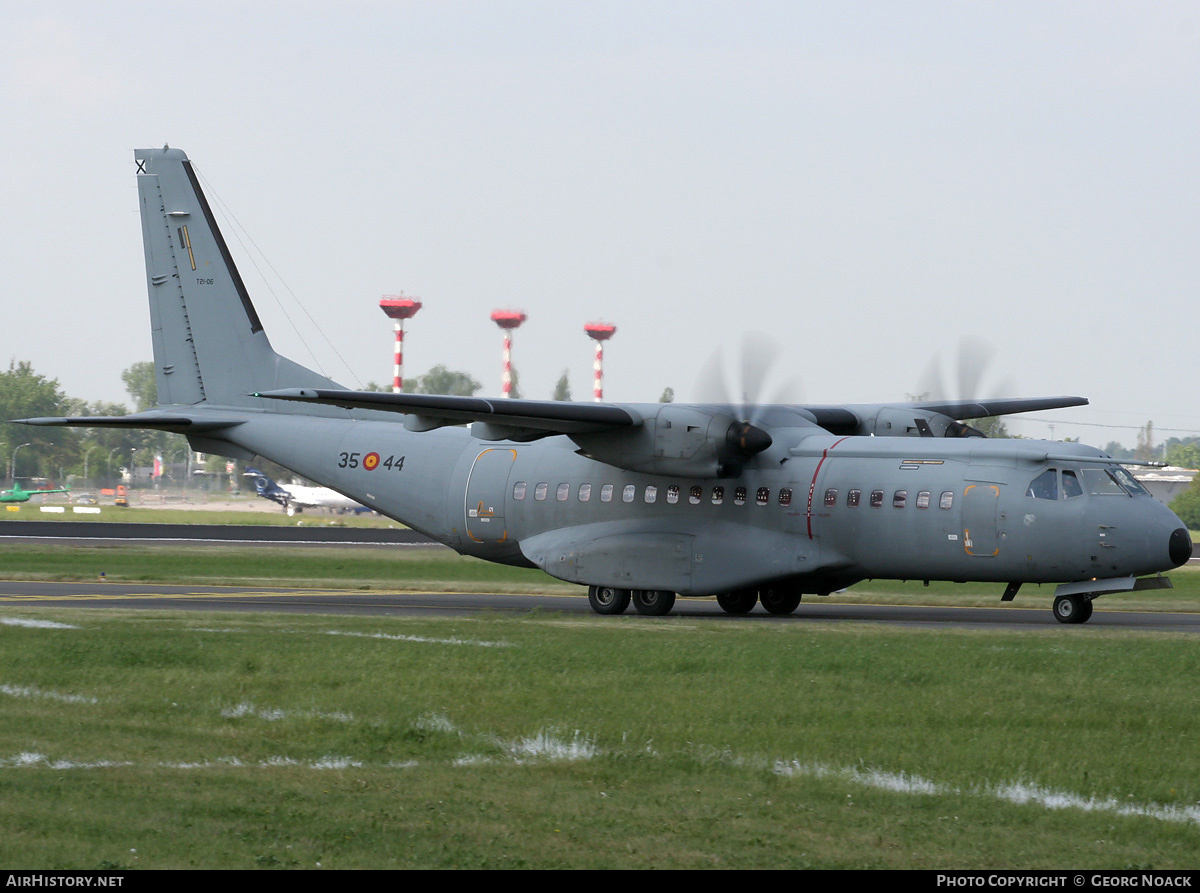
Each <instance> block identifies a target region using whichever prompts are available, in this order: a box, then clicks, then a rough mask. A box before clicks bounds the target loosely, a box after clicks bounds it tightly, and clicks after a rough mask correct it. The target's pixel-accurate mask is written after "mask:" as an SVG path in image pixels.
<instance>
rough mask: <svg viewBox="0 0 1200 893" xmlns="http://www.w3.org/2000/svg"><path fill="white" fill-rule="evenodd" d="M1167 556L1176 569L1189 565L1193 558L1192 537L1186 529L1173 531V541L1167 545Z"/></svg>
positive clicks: (1179, 528)
mask: <svg viewBox="0 0 1200 893" xmlns="http://www.w3.org/2000/svg"><path fill="white" fill-rule="evenodd" d="M1167 554H1168V555H1169V556H1170V557H1171V562H1172V563H1173V564H1174V565H1175V567H1179V566H1180V565H1181V564H1187V562H1188V560H1189V559H1190V558H1191V557H1192V535H1191V534H1190V533H1188V530H1187V528H1186V527H1177V528H1176V529H1175V530H1172V531H1171V540H1170V543H1169V544H1168V545H1167Z"/></svg>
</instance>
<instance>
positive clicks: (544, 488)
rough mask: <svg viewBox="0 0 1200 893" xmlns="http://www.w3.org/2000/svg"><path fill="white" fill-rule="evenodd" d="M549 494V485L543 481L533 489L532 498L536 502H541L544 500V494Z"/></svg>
mask: <svg viewBox="0 0 1200 893" xmlns="http://www.w3.org/2000/svg"><path fill="white" fill-rule="evenodd" d="M549 492H550V485H549V484H547V483H546V482H545V481H542V482H541V483H539V484H538V485H537V486H536V487H534V488H533V498H534V499H536V500H537V501H538V502H541V501H542V500H543V499H545V498H546V494H547V493H549Z"/></svg>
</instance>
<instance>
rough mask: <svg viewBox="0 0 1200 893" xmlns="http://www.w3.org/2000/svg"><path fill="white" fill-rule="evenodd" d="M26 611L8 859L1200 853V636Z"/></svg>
mask: <svg viewBox="0 0 1200 893" xmlns="http://www.w3.org/2000/svg"><path fill="white" fill-rule="evenodd" d="M0 621H2V623H0V643H2V646H3V647H0V704H3V710H4V717H5V720H6V721H5V722H4V723H3V724H2V727H0V822H2V826H3V827H4V828H5V834H4V835H3V837H0V864H3V865H5V866H6V867H9V868H21V867H26V868H121V867H125V868H135V867H145V868H168V867H188V866H197V867H232V868H253V867H297V868H315V867H318V866H319V867H324V868H352V867H385V868H386V867H467V868H471V867H526V868H528V867H537V868H589V867H641V868H648V867H657V868H702V867H719V868H736V867H743V868H749V867H783V868H802V867H814V868H839V867H865V868H934V867H941V868H950V867H954V868H990V867H1006V866H1007V867H1024V868H1051V867H1070V866H1075V867H1088V868H1127V867H1155V868H1171V867H1174V868H1180V867H1195V865H1196V862H1197V858H1198V857H1197V852H1200V749H1197V748H1196V747H1195V741H1196V740H1197V733H1198V732H1200V719H1198V714H1197V711H1196V709H1195V707H1196V695H1195V684H1194V679H1195V677H1196V673H1197V670H1200V657H1198V656H1197V650H1196V648H1195V642H1194V639H1191V638H1185V637H1175V636H1166V635H1157V636H1155V635H1118V634H1111V633H1104V634H1098V635H1097V634H1093V633H1092V631H1090V630H1087V629H1086V628H1080V629H1074V628H1072V629H1067V628H1063V629H1057V628H1050V629H1047V630H1040V631H1038V632H1034V633H1023V634H1010V633H991V632H972V631H949V630H942V631H938V632H922V631H911V630H898V629H892V628H889V627H886V626H867V625H862V626H857V625H825V626H815V625H814V626H805V625H800V624H776V625H772V624H754V623H721V624H715V623H705V622H700V621H694V620H692V621H682V620H679V619H672V618H664V619H651V618H640V617H623V618H591V617H585V618H567V617H560V616H555V615H538V614H534V615H529V616H526V617H518V618H511V617H490V616H478V617H472V618H458V619H453V620H433V619H403V618H384V619H361V618H348V617H321V616H316V617H295V616H288V617H280V616H273V615H254V616H244V615H243V616H237V617H233V616H222V615H204V616H203V617H198V616H196V615H193V614H189V615H184V614H181V613H165V612H163V613H160V612H155V613H153V614H147V613H137V612H115V611H113V612H109V611H105V612H95V611H92V612H79V611H61V610H42V611H29V610H8V609H4V610H3V611H0ZM1080 633H1083V635H1080Z"/></svg>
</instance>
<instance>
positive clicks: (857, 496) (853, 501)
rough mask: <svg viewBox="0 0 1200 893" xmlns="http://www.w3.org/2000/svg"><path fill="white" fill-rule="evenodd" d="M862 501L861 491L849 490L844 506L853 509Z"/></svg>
mask: <svg viewBox="0 0 1200 893" xmlns="http://www.w3.org/2000/svg"><path fill="white" fill-rule="evenodd" d="M861 501H862V490H851V491H850V492H849V493H847V494H846V505H848V506H850V508H855V507H856V506H857V505H858V504H859V503H860V502H861Z"/></svg>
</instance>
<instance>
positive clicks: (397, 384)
mask: <svg viewBox="0 0 1200 893" xmlns="http://www.w3.org/2000/svg"><path fill="white" fill-rule="evenodd" d="M379 309H380V310H382V311H383V312H384V313H386V314H387V316H388V318H389V319H391V320H394V321H395V323H396V354H395V362H394V364H393V367H392V393H393V394H399V393H400V391H401V389H403V387H404V321H405V320H406V319H412V318H413V317H414V316H416V315H417V311H418V310H420V309H421V302H420V301H417V300H414V299H413V298H409V297H406V296H405V295H404V294H403V293H401V294H398V295H384V296H383V298H381V299H380V301H379Z"/></svg>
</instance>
